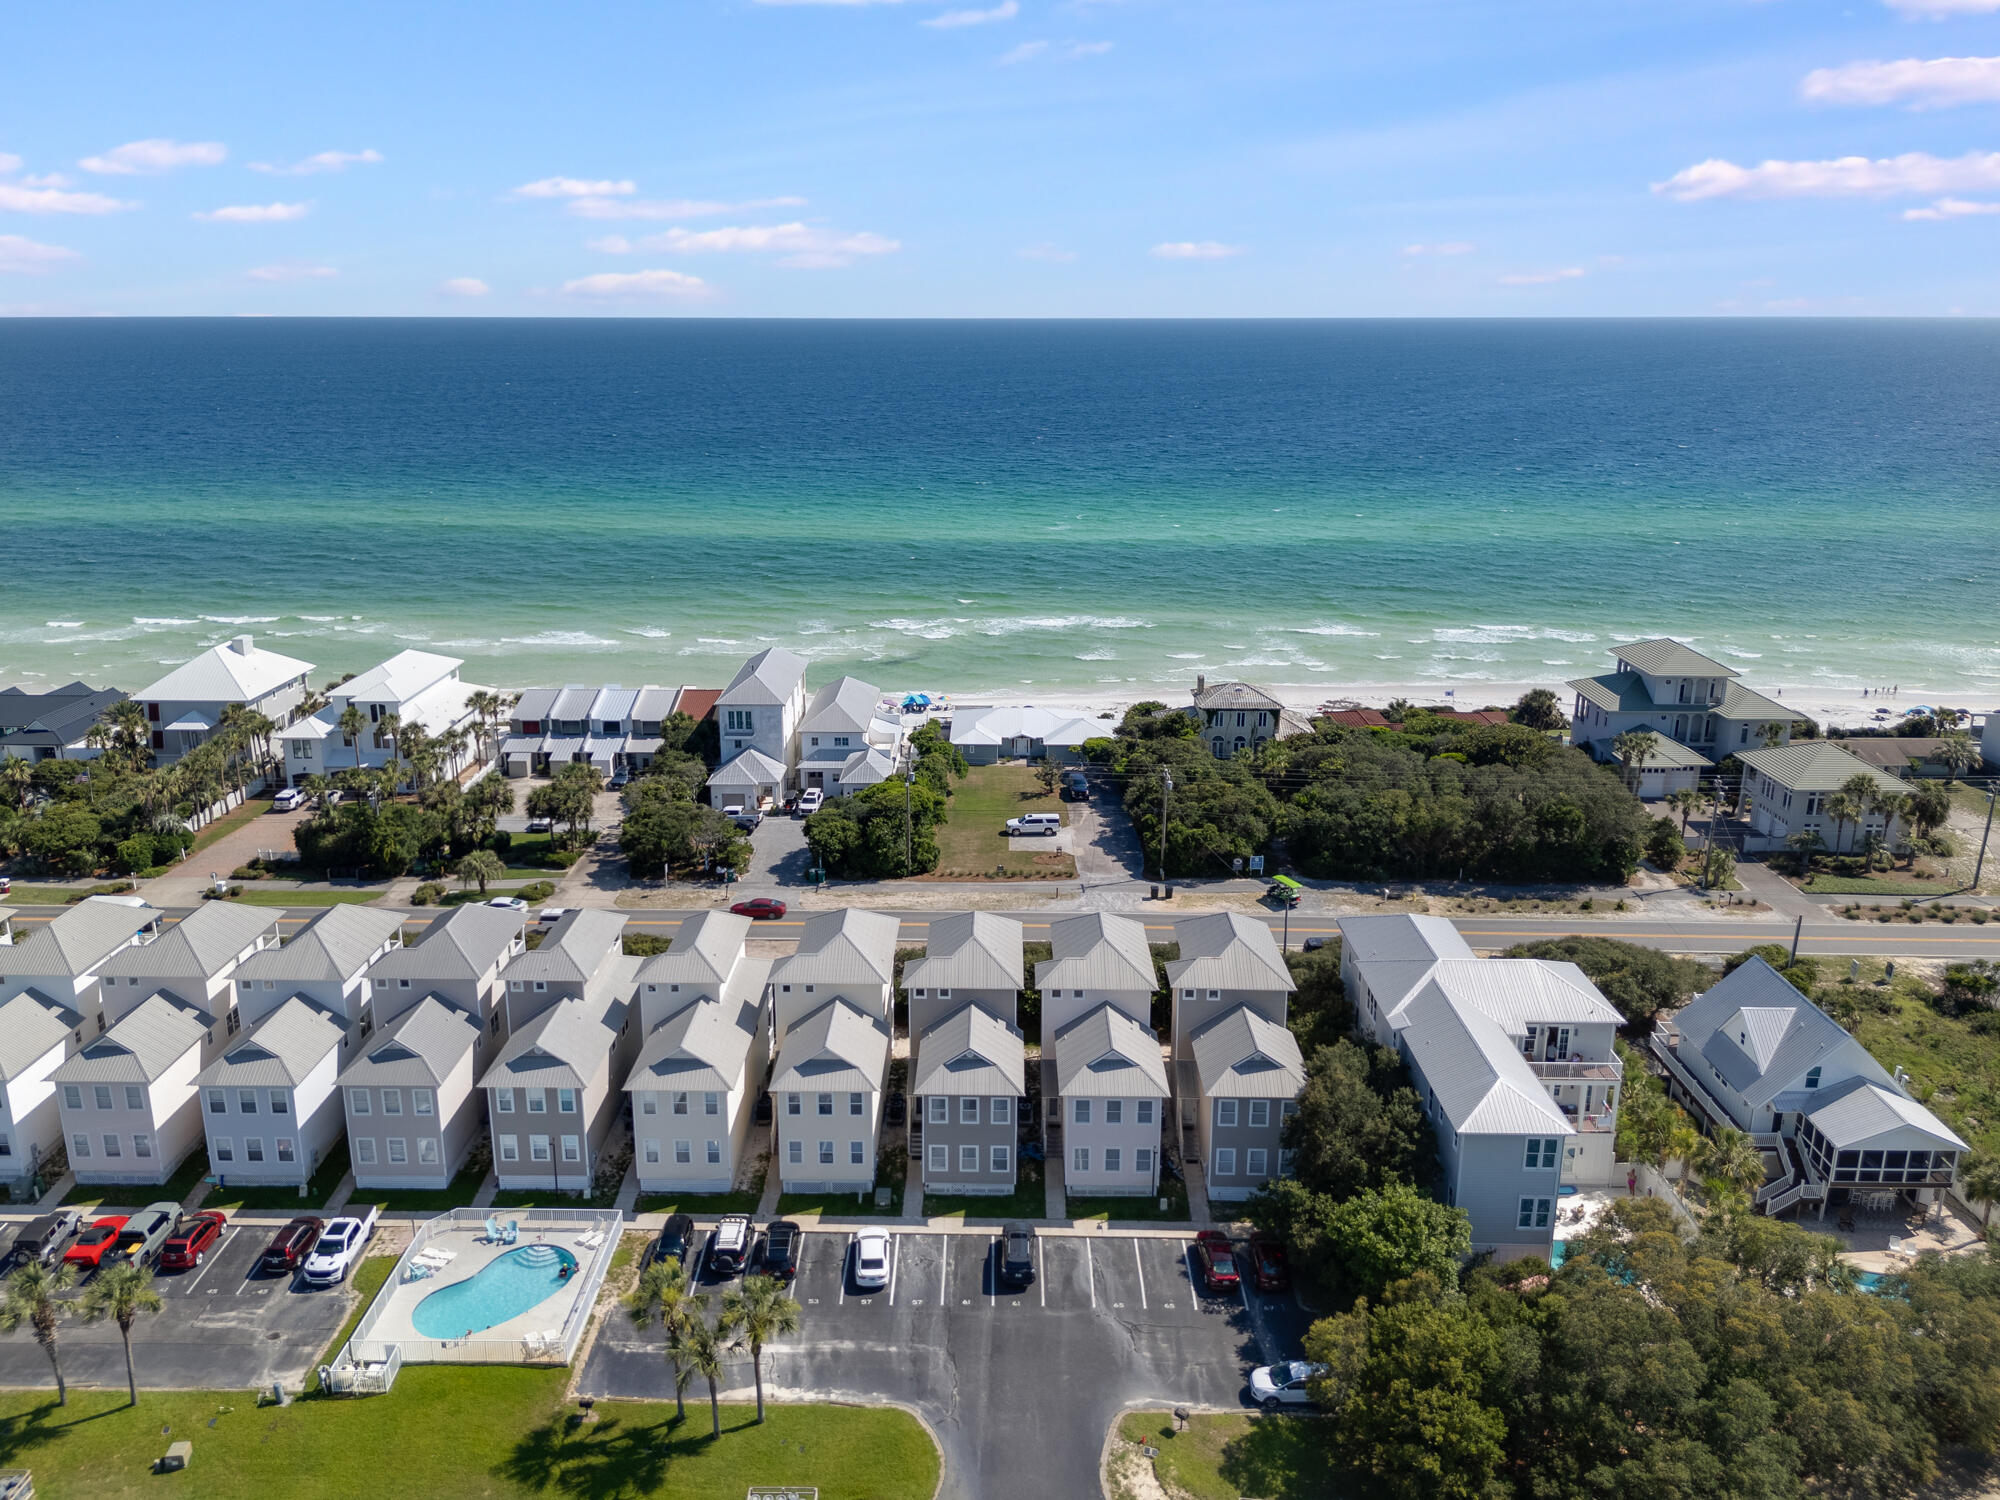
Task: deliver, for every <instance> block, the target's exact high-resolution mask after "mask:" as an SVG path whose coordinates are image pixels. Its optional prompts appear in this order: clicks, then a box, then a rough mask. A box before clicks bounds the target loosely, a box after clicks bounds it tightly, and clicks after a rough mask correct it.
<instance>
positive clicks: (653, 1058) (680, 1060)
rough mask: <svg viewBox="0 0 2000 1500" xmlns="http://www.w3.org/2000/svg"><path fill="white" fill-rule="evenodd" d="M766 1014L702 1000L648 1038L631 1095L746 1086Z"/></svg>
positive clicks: (747, 1005)
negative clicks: (746, 1067)
mask: <svg viewBox="0 0 2000 1500" xmlns="http://www.w3.org/2000/svg"><path fill="white" fill-rule="evenodd" d="M759 1015H760V1011H759V1009H758V1007H757V1006H756V1005H755V1004H753V1003H751V1002H749V1001H737V1002H733V1003H732V1002H730V1001H727V1000H698V1001H696V1002H695V1003H694V1004H693V1005H689V1006H684V1007H682V1008H681V1009H680V1010H677V1011H675V1012H674V1013H673V1014H672V1015H671V1016H668V1017H667V1019H666V1020H664V1021H662V1022H661V1023H660V1024H659V1025H657V1026H655V1027H654V1028H653V1029H652V1031H651V1032H650V1033H648V1035H647V1037H646V1041H645V1045H644V1046H643V1047H641V1048H640V1049H639V1060H638V1061H637V1062H636V1063H634V1064H633V1066H632V1075H631V1077H630V1078H628V1079H627V1080H626V1082H625V1087H626V1089H627V1090H628V1091H629V1090H632V1089H669V1090H674V1089H701V1090H704V1091H707V1090H713V1091H715V1092H717V1093H723V1092H727V1091H728V1090H731V1089H737V1088H741V1087H743V1085H744V1078H743V1062H744V1059H745V1058H746V1057H748V1056H749V1055H750V1045H751V1043H752V1042H754V1041H756V1039H757V1024H758V1017H759Z"/></svg>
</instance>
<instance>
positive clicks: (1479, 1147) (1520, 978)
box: [1340, 915, 1624, 1260]
mask: <svg viewBox="0 0 2000 1500" xmlns="http://www.w3.org/2000/svg"><path fill="white" fill-rule="evenodd" d="M1340 933H1341V978H1342V980H1343V982H1344V985H1345V988H1346V992H1347V997H1348V1000H1349V1002H1350V1003H1351V1004H1352V1005H1353V1006H1354V1008H1355V1014H1356V1016H1357V1018H1358V1019H1357V1026H1358V1029H1359V1030H1360V1031H1361V1032H1362V1034H1363V1035H1364V1036H1365V1037H1366V1038H1367V1039H1368V1040H1369V1041H1371V1042H1373V1043H1375V1044H1377V1045H1381V1046H1392V1047H1394V1048H1395V1049H1396V1050H1397V1051H1398V1052H1400V1053H1401V1054H1402V1056H1403V1058H1404V1060H1405V1061H1406V1062H1407V1063H1408V1065H1409V1068H1410V1078H1411V1083H1412V1084H1413V1086H1414V1087H1415V1088H1416V1090H1417V1092H1418V1094H1419V1095H1420V1096H1421V1097H1422V1099H1423V1102H1424V1111H1425V1113H1426V1114H1427V1115H1428V1116H1429V1118H1430V1120H1431V1123H1432V1126H1433V1128H1434V1129H1435V1131H1436V1135H1437V1145H1438V1156H1439V1158H1440V1166H1441V1170H1440V1182H1441V1184H1442V1189H1443V1191H1442V1194H1441V1196H1443V1198H1444V1200H1445V1201H1446V1202H1448V1203H1451V1204H1454V1205H1456V1206H1457V1207H1459V1208H1463V1209H1464V1210H1465V1211H1466V1213H1467V1215H1468V1216H1469V1217H1470V1219H1471V1221H1472V1240H1473V1248H1474V1250H1475V1251H1477V1252H1490V1253H1491V1254H1492V1255H1493V1256H1494V1257H1495V1258H1496V1259H1499V1260H1511V1259H1516V1258H1519V1257H1521V1256H1524V1255H1537V1256H1542V1257H1546V1256H1547V1255H1548V1254H1549V1251H1550V1245H1551V1243H1552V1241H1553V1238H1554V1229H1555V1217H1554V1213H1555V1203H1556V1200H1557V1199H1558V1198H1559V1197H1560V1196H1561V1195H1562V1188H1563V1186H1564V1185H1565V1184H1575V1185H1578V1186H1584V1187H1589V1186H1598V1185H1601V1184H1603V1183H1605V1182H1607V1181H1609V1180H1610V1177H1611V1169H1612V1164H1613V1154H1614V1153H1613V1144H1614V1141H1615V1138H1616V1135H1617V1129H1618V1100H1619V1095H1620V1092H1621V1088H1622V1085H1623V1082H1624V1063H1623V1061H1622V1059H1620V1058H1619V1056H1618V1053H1617V1049H1616V1040H1617V1032H1618V1026H1619V1024H1620V1022H1621V1020H1622V1017H1621V1016H1620V1015H1619V1013H1618V1011H1617V1009H1616V1008H1615V1007H1613V1006H1612V1005H1611V1003H1610V1002H1609V1001H1607V1000H1606V999H1605V998H1604V997H1603V995H1601V994H1600V993H1599V992H1598V990H1597V987H1596V986H1595V985H1593V984H1592V983H1591V982H1590V980H1589V979H1588V978H1586V977H1585V975H1584V973H1583V971H1582V970H1581V969H1579V968H1577V967H1576V965H1574V964H1568V963H1552V962H1549V961H1546V960H1542V959H1501V958H1488V959H1482V958H1479V957H1477V956H1476V955H1475V954H1474V953H1473V952H1472V950H1471V948H1469V947H1468V946H1467V945H1466V943H1465V940H1464V939H1463V938H1462V937H1460V936H1459V934H1458V931H1457V929H1456V928H1454V927H1453V926H1452V925H1451V923H1449V922H1447V921H1445V920H1444V919H1443V918H1441V917H1410V916H1400V915H1399V916H1370V917H1343V918H1342V919H1341V920H1340Z"/></svg>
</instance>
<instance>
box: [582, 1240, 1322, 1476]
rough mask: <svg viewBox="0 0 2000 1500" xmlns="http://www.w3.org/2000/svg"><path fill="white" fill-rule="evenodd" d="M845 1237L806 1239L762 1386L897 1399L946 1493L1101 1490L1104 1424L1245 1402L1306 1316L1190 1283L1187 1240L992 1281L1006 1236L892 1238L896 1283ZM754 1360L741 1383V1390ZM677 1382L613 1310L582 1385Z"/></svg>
mask: <svg viewBox="0 0 2000 1500" xmlns="http://www.w3.org/2000/svg"><path fill="white" fill-rule="evenodd" d="M848 1239H849V1236H848V1233H847V1231H844V1230H842V1231H815V1232H811V1233H808V1234H807V1236H806V1245H805V1252H804V1256H803V1258H802V1261H801V1264H800V1270H799V1277H798V1281H797V1284H796V1285H795V1286H794V1288H793V1295H794V1296H795V1297H797V1299H798V1300H799V1303H800V1305H801V1307H802V1309H803V1317H802V1319H801V1326H800V1330H799V1333H798V1334H797V1335H796V1336H795V1337H792V1338H788V1339H786V1340H784V1341H783V1342H782V1343H781V1344H776V1345H773V1346H772V1347H770V1348H769V1349H767V1350H765V1353H764V1369H765V1380H766V1386H767V1390H774V1391H782V1392H783V1393H784V1394H785V1395H786V1396H787V1397H788V1398H797V1399H804V1398H813V1399H829V1398H833V1399H849V1400H861V1401H882V1400H889V1401H896V1402H900V1403H903V1404H905V1405H908V1406H912V1407H915V1408H916V1409H917V1410H918V1411H920V1412H921V1413H922V1414H923V1416H924V1419H925V1420H926V1421H928V1422H929V1423H930V1424H931V1426H932V1428H933V1429H934V1430H935V1431H936V1433H937V1435H938V1439H939V1441H940V1443H942V1444H943V1446H944V1456H945V1466H944V1488H943V1492H942V1493H943V1494H944V1495H945V1496H947V1497H952V1500H975V1497H986V1496H993V1495H1008V1494H1019V1495H1094V1494H1096V1493H1097V1492H1098V1478H1097V1466H1098V1459H1099V1456H1100V1454H1101V1452H1102V1449H1103V1443H1104V1435H1105V1432H1106V1430H1107V1429H1108V1428H1109V1426H1110V1424H1111V1422H1112V1420H1113V1419H1114V1418H1115V1417H1116V1416H1117V1414H1118V1413H1119V1411H1121V1410H1122V1409H1124V1408H1125V1407H1126V1406H1128V1405H1131V1404H1133V1403H1135V1402H1142V1401H1144V1402H1158V1403H1160V1404H1162V1405H1167V1406H1171V1405H1174V1404H1176V1403H1195V1404H1199V1405H1202V1406H1210V1407H1234V1406H1243V1405H1247V1403H1248V1400H1249V1395H1248V1381H1249V1373H1250V1370H1251V1369H1252V1368H1253V1367H1254V1366H1256V1365H1260V1364H1266V1363H1270V1362H1273V1361H1275V1360H1278V1359H1284V1358H1293V1357H1296V1355H1297V1353H1298V1340H1299V1339H1300V1338H1301V1337H1302V1336H1303V1333H1304V1328H1305V1318H1304V1316H1303V1314H1302V1313H1301V1312H1300V1311H1299V1309H1298V1307H1297V1305H1296V1304H1295V1303H1293V1302H1292V1301H1290V1299H1289V1298H1281V1297H1275V1296H1264V1295H1259V1294H1256V1293H1250V1294H1247V1295H1234V1296H1229V1297H1220V1298H1218V1297H1211V1296H1208V1295H1207V1294H1205V1293H1202V1292H1199V1291H1197V1290H1196V1289H1195V1288H1194V1286H1193V1284H1192V1283H1191V1282H1190V1279H1189V1266H1188V1249H1189V1246H1190V1245H1191V1244H1192V1240H1191V1239H1187V1238H1146V1237H1135V1236H1128V1235H1118V1234H1101V1235H1094V1236H1091V1237H1089V1238H1084V1237H1080V1236H1046V1235H1045V1236H1040V1237H1038V1239H1037V1242H1036V1246H1037V1254H1038V1258H1039V1261H1040V1270H1041V1274H1040V1276H1039V1278H1038V1279H1037V1282H1036V1284H1035V1285H1034V1286H1032V1287H1030V1288H1028V1289H1027V1290H1026V1291H1025V1292H1002V1291H1001V1290H999V1288H997V1287H996V1286H995V1285H994V1281H993V1246H994V1243H995V1242H994V1240H993V1239H991V1238H989V1237H988V1236H986V1235H983V1234H981V1235H969V1234H951V1235H947V1234H940V1233H937V1232H935V1231H931V1232H925V1231H922V1230H897V1231H894V1232H892V1235H891V1245H892V1247H893V1250H894V1256H893V1259H892V1271H893V1274H892V1276H891V1279H890V1283H889V1285H888V1286H887V1287H885V1288H883V1289H881V1290H880V1291H874V1292H863V1291H861V1290H860V1289H858V1288H856V1287H855V1286H854V1284H853V1281H852V1279H851V1277H850V1276H849V1274H848V1269H849V1266H848V1259H849V1257H848V1249H847V1247H848ZM749 1382H750V1372H749V1368H748V1366H747V1365H745V1366H744V1367H742V1368H741V1369H740V1370H738V1371H734V1372H732V1376H731V1380H730V1384H731V1385H732V1386H736V1387H738V1388H739V1389H740V1390H743V1391H746V1392H747V1390H748V1388H749ZM578 1388H579V1390H581V1391H583V1392H585V1393H588V1394H590V1395H596V1396H605V1397H645V1398H648V1399H652V1400H658V1399H660V1398H661V1396H662V1394H670V1393H671V1383H670V1378H669V1376H668V1374H667V1365H666V1360H665V1355H664V1348H663V1344H662V1340H661V1337H660V1335H659V1334H658V1332H657V1331H649V1332H644V1333H641V1332H636V1331H634V1330H633V1329H632V1328H631V1327H630V1326H629V1325H627V1324H625V1323H624V1322H622V1321H621V1320H617V1319H613V1320H611V1321H609V1322H607V1323H606V1324H605V1326H604V1328H603V1329H602V1330H601V1331H600V1333H599V1334H598V1337H597V1341H596V1343H595V1345H594V1346H593V1347H592V1349H591V1352H590V1356H589V1358H588V1360H587V1361H586V1363H585V1365H584V1369H583V1374H582V1377H581V1380H580V1382H579V1386H578Z"/></svg>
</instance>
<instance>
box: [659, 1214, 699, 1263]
mask: <svg viewBox="0 0 2000 1500" xmlns="http://www.w3.org/2000/svg"><path fill="white" fill-rule="evenodd" d="M693 1248H694V1220H693V1219H691V1218H689V1217H688V1216H687V1215H686V1214H669V1215H667V1222H666V1225H665V1227H664V1228H662V1229H661V1230H660V1237H659V1238H658V1239H656V1240H654V1241H653V1252H652V1254H651V1256H650V1257H648V1260H649V1263H650V1262H657V1261H663V1260H670V1261H673V1262H674V1263H675V1264H677V1265H682V1266H685V1265H686V1264H687V1258H688V1251H689V1250H691V1249H693Z"/></svg>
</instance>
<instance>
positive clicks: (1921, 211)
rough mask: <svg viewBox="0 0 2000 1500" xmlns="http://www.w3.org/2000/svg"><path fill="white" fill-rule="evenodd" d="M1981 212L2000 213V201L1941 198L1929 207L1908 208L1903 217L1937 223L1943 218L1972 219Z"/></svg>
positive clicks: (1912, 221)
mask: <svg viewBox="0 0 2000 1500" xmlns="http://www.w3.org/2000/svg"><path fill="white" fill-rule="evenodd" d="M1981 214H2000V203H1975V202H1973V201H1972V200H1971V199H1968V198H1940V199H1938V201H1937V202H1935V203H1933V204H1932V205H1931V206H1930V207H1929V208H1906V209H1904V210H1903V217H1904V219H1905V220H1907V221H1909V222H1910V223H1913V224H1915V223H1923V222H1926V221H1929V222H1932V223H1935V222H1938V221H1940V220H1943V219H1971V218H1976V217H1978V216H1979V215H1981Z"/></svg>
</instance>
